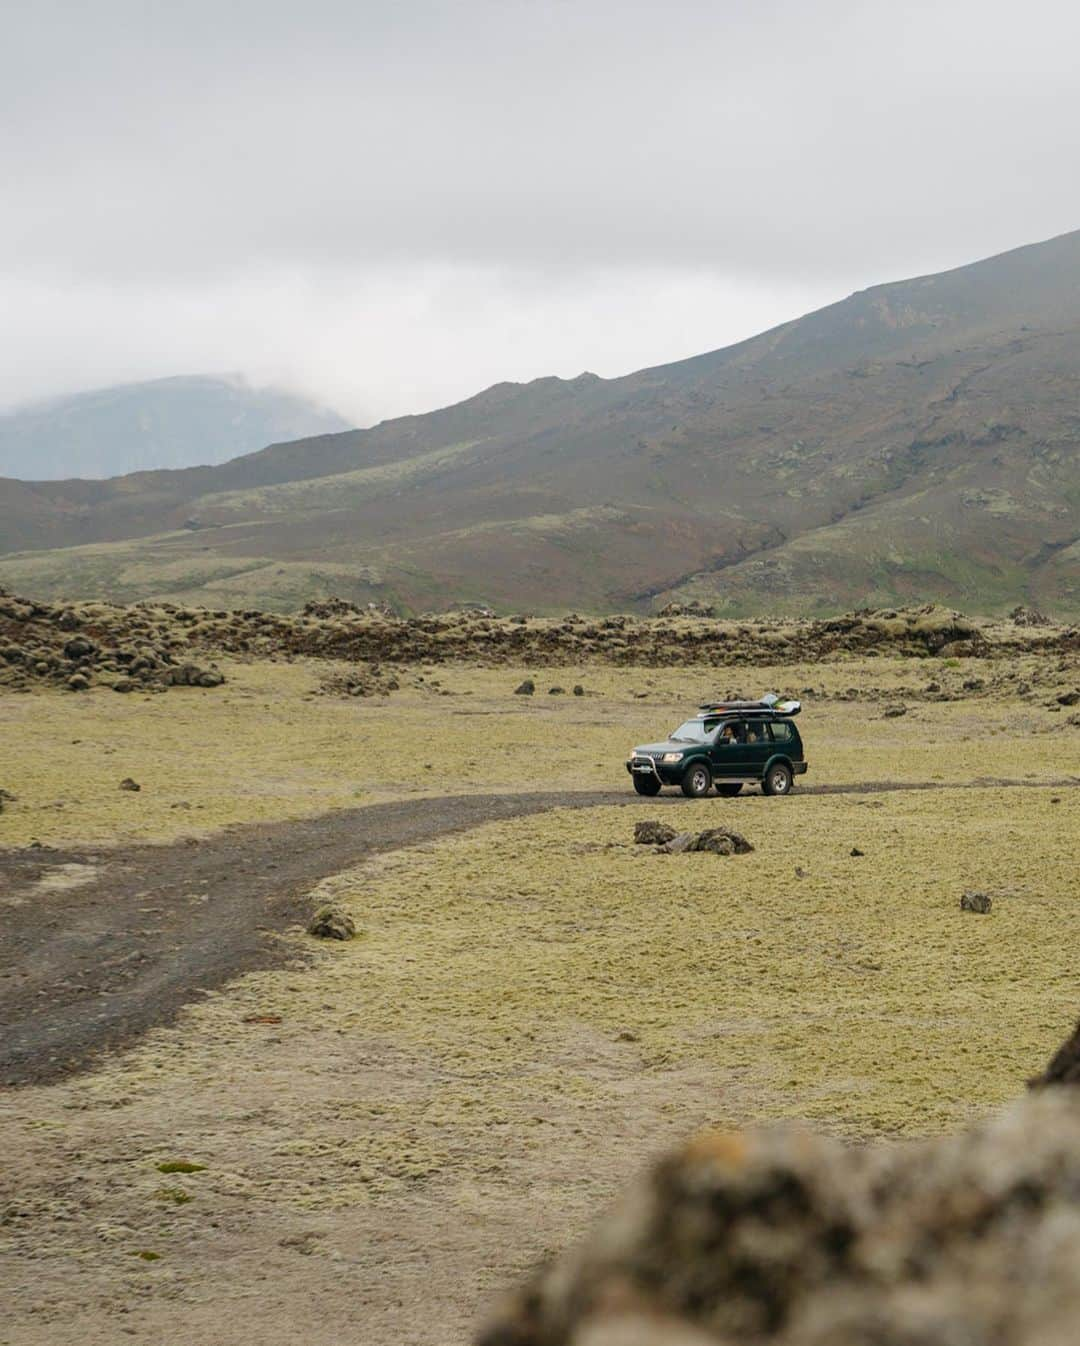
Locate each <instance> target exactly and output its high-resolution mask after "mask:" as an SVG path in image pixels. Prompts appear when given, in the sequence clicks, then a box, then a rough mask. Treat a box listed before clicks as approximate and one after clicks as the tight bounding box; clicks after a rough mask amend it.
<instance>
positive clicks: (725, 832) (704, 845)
mask: <svg viewBox="0 0 1080 1346" xmlns="http://www.w3.org/2000/svg"><path fill="white" fill-rule="evenodd" d="M753 849H754V848H753V846H751V844H750V842H749V841H747V839H746V838H745V837H744V836H743V834H742V833H741V832H733V831H732V830H731V829H730V828H729V827H709V828H706V830H705V831H704V832H699V833H698V834H697V836H696V837H695V838H694V841H693V845H691V846H690V850H692V851H709V852H711V853H712V854H713V855H749V854H750V852H751V851H752V850H753Z"/></svg>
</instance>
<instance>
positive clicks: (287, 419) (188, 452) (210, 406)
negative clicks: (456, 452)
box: [0, 375, 348, 481]
mask: <svg viewBox="0 0 1080 1346" xmlns="http://www.w3.org/2000/svg"><path fill="white" fill-rule="evenodd" d="M345 429H348V422H346V421H344V420H343V419H342V418H341V417H340V416H338V415H337V413H336V412H333V411H329V410H327V409H326V408H323V407H319V406H316V405H315V404H314V403H313V402H311V401H309V400H307V399H305V398H302V397H297V396H295V395H294V394H292V393H287V392H283V391H281V390H280V389H275V388H253V387H251V386H250V385H249V384H247V383H246V382H245V381H244V380H243V379H241V378H237V377H233V378H221V377H212V376H209V375H201V376H188V377H177V378H168V379H155V380H153V381H152V382H149V383H132V384H126V385H124V386H122V387H118V388H98V389H95V390H94V391H92V392H83V393H76V394H74V395H72V396H69V397H57V398H51V399H49V400H48V401H45V402H39V403H34V404H32V405H30V406H26V407H22V408H18V409H16V410H14V411H9V412H7V413H3V414H0V476H4V477H18V478H23V479H25V480H35V481H52V480H55V479H57V478H63V477H81V478H98V477H117V476H121V475H123V474H124V473H127V472H139V471H147V470H152V469H155V468H178V467H195V466H197V465H199V464H214V463H223V462H225V461H226V460H227V459H229V458H237V457H239V456H240V455H241V454H244V453H250V452H251V451H252V450H253V449H262V448H265V447H266V446H267V445H268V444H274V443H277V442H279V441H281V440H286V439H298V438H300V437H301V436H303V435H316V434H325V433H329V432H332V431H335V430H345Z"/></svg>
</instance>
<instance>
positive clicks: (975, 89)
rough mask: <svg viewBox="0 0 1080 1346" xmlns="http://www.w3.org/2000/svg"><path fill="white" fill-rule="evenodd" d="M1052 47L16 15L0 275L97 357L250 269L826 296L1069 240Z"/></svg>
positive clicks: (249, 282) (181, 8)
mask: <svg viewBox="0 0 1080 1346" xmlns="http://www.w3.org/2000/svg"><path fill="white" fill-rule="evenodd" d="M1078 38H1080V14H1078V13H1077V11H1075V9H1074V7H1073V6H1071V5H1068V4H1066V3H1062V2H1061V0H1032V3H1029V4H1027V5H1025V6H1024V8H1023V9H1022V10H1018V9H1017V8H1016V7H1015V6H1013V5H1006V4H1002V3H1000V2H999V0H990V2H989V3H985V2H984V3H975V0H946V2H945V3H939V4H935V5H930V4H926V3H922V0H915V3H908V4H905V5H896V4H895V3H861V4H858V3H854V2H853V0H818V2H816V3H811V2H809V0H804V2H803V3H795V2H794V0H757V2H756V3H754V2H752V0H745V3H730V2H729V3H717V2H716V0H711V2H710V0H671V2H670V3H667V4H664V5H659V4H643V3H640V0H622V2H621V3H616V2H615V0H604V2H602V3H601V2H599V0H575V2H574V3H570V2H568V0H566V2H555V3H546V4H545V3H533V2H530V3H524V2H523V0H501V3H494V2H493V0H464V2H463V0H459V2H458V3H455V4H448V3H433V2H431V3H409V2H406V3H400V4H396V5H391V4H386V3H380V4H372V3H359V4H357V3H351V4H346V3H338V2H337V0H311V2H310V3H308V4H306V5H304V6H297V5H295V4H294V3H292V2H291V0H290V2H289V3H281V0H261V3H252V0H234V3H231V4H228V5H221V4H220V3H213V4H211V3H208V2H207V0H187V2H186V3H185V4H183V5H176V4H171V5H165V4H160V3H147V0H141V2H140V3H135V2H134V0H128V2H126V3H124V2H122V0H98V2H97V3H93V0H91V2H90V3H86V4H76V3H74V0H71V2H69V3H64V4H58V3H55V2H54V3H50V2H49V0H39V3H36V4H35V5H33V6H31V5H29V4H25V5H23V6H22V7H21V11H20V12H17V13H14V14H12V15H11V16H10V17H9V18H8V19H7V21H6V24H5V43H4V47H3V50H2V51H0V103H2V109H0V110H2V115H0V167H2V169H3V180H4V182H5V184H6V189H5V209H4V211H3V212H2V213H0V286H3V287H4V288H5V289H7V290H9V291H11V292H14V289H15V282H16V280H17V282H18V287H17V288H18V291H19V293H20V295H23V296H25V295H27V294H30V293H32V292H33V290H34V287H35V286H37V287H38V290H39V293H40V294H41V296H43V297H44V296H45V295H46V294H48V295H51V296H53V297H55V295H56V294H57V293H62V291H63V289H64V287H65V286H70V287H72V292H73V293H74V292H75V291H78V292H79V293H80V294H82V295H84V296H85V295H86V294H87V293H88V287H97V289H98V290H99V291H101V292H102V295H103V297H102V301H101V309H100V312H101V315H102V322H103V326H104V327H105V328H106V329H107V330H106V331H105V333H104V339H105V340H106V342H107V341H108V340H109V339H110V336H109V332H110V331H111V330H112V328H113V326H115V324H116V323H117V322H119V321H121V318H122V313H123V310H124V308H125V305H126V306H128V307H131V306H136V307H137V306H138V304H139V302H140V301H139V299H138V295H139V293H145V294H150V293H152V292H154V291H157V290H165V291H168V292H169V293H170V294H173V295H174V296H177V297H178V298H177V305H175V306H174V307H176V308H177V311H178V312H179V310H182V308H183V302H182V298H180V297H181V296H182V295H183V294H184V292H185V291H190V293H191V294H192V295H203V294H206V293H207V292H212V291H213V290H214V288H215V287H217V288H218V290H219V292H220V294H221V295H222V297H224V296H225V295H226V294H230V295H231V296H232V297H233V300H234V301H236V299H237V297H238V296H239V295H240V294H241V293H251V294H254V293H255V292H256V286H257V279H258V278H259V277H264V276H265V275H266V274H267V273H270V274H275V275H278V276H279V277H280V278H282V279H283V280H284V279H287V278H288V277H289V276H295V275H297V274H300V275H307V276H310V277H315V279H314V280H313V281H312V285H313V286H314V288H315V289H318V290H321V289H323V288H325V278H326V277H327V276H332V275H334V274H335V273H337V274H339V275H340V276H341V278H342V281H341V284H342V288H343V289H344V288H347V287H348V286H349V285H353V286H355V288H356V293H357V295H358V296H359V295H360V294H361V293H362V292H364V291H365V290H370V289H371V287H372V285H373V284H375V283H376V282H377V281H378V280H379V278H380V277H387V276H391V275H395V276H400V275H402V274H405V273H408V271H409V269H410V268H413V270H414V274H415V277H416V278H422V276H423V275H424V274H426V273H427V272H430V271H431V270H432V269H435V270H439V269H445V268H458V269H459V271H460V274H461V276H463V277H464V276H470V277H472V278H473V279H474V280H475V282H476V286H477V290H476V301H477V312H483V310H484V306H485V305H486V304H488V303H492V304H495V305H496V306H498V304H499V303H501V302H503V300H504V299H505V297H506V295H507V294H508V293H509V292H510V291H512V290H514V289H517V290H518V291H519V292H520V293H522V294H525V293H527V292H528V291H529V290H530V288H533V287H535V286H537V285H540V286H541V287H543V288H544V289H545V290H546V289H547V288H548V287H552V286H554V287H556V288H557V286H558V285H563V286H565V287H567V290H568V292H571V293H572V291H573V289H574V287H575V285H576V284H577V283H579V282H580V284H581V287H582V288H583V289H585V290H588V289H589V288H591V287H595V286H596V285H597V284H598V283H601V282H598V280H597V277H598V276H601V275H602V276H604V277H609V276H610V274H611V273H612V272H613V271H616V272H620V273H621V274H622V276H623V278H624V285H625V287H626V291H627V295H626V300H627V302H625V303H620V305H619V309H620V312H629V311H631V309H632V305H631V302H630V301H631V300H632V297H633V294H634V292H635V290H636V291H637V292H638V293H640V294H641V295H642V298H643V302H644V303H645V304H646V306H647V305H648V303H649V300H648V286H649V284H653V283H655V282H656V277H657V276H659V275H661V274H664V275H666V276H667V277H668V279H667V280H665V282H664V285H665V286H666V287H667V290H668V291H671V287H672V286H673V285H675V284H676V282H675V281H674V280H672V279H671V277H672V276H674V275H675V274H676V273H682V274H683V275H684V276H686V277H691V276H694V275H705V276H708V277H710V278H711V280H710V281H709V282H707V283H705V284H704V285H703V293H704V292H710V293H711V292H713V291H714V290H715V289H716V288H717V287H718V286H721V283H723V284H726V285H728V286H729V288H730V287H734V289H735V290H739V291H740V293H742V294H743V296H744V297H745V293H746V291H747V287H748V286H750V287H752V286H757V287H759V288H761V289H762V290H768V291H772V292H775V291H779V290H783V289H786V290H787V292H788V293H789V294H790V296H791V301H792V303H793V304H796V303H798V302H799V301H800V300H801V299H802V298H803V297H805V296H807V295H810V294H813V295H815V296H816V295H817V294H819V293H830V294H831V293H835V294H836V296H837V297H839V295H840V294H842V293H843V292H844V291H846V290H848V289H850V288H853V287H854V286H855V285H861V284H865V283H868V282H869V281H872V280H885V279H890V278H893V277H896V276H898V275H903V274H911V273H915V272H920V271H926V270H932V269H938V268H940V267H944V266H947V265H951V264H959V263H962V262H964V261H967V260H970V259H972V258H974V257H976V256H979V255H984V254H987V253H990V252H994V251H997V250H1000V249H1002V248H1005V247H1009V246H1013V245H1015V244H1018V243H1022V242H1026V241H1031V240H1034V239H1036V238H1039V237H1045V236H1047V235H1050V234H1053V233H1056V232H1061V231H1063V230H1066V229H1069V228H1072V227H1074V226H1075V225H1077V224H1080V184H1078V183H1077V180H1076V178H1075V175H1074V174H1073V173H1072V172H1071V164H1072V163H1073V162H1074V161H1075V159H1076V157H1077V150H1078V148H1080V146H1078V144H1077V142H1078V140H1080V83H1078V81H1077V80H1076V79H1075V57H1074V53H1075V50H1076V48H1077V39H1078ZM358 277H362V278H363V280H362V281H358V280H357V278H358ZM515 277H516V279H515ZM650 278H651V279H650ZM602 284H603V285H607V284H608V281H607V280H606V279H605V280H603V281H602ZM381 289H383V290H384V289H385V287H381ZM31 302H32V301H31ZM42 302H44V298H43V300H42ZM50 302H51V301H50ZM245 302H249V301H245ZM382 302H385V301H382ZM198 307H199V305H198V304H196V305H195V308H198ZM432 307H433V311H436V310H438V308H439V305H438V303H435V304H434V305H433V306H432ZM660 307H663V305H661V306H660ZM766 310H768V314H766ZM570 311H571V310H570V309H569V308H568V310H567V313H568V316H569V314H570ZM110 315H111V316H110ZM762 315H763V317H765V316H770V317H771V308H769V306H768V305H766V306H765V307H764V308H763V309H762ZM310 316H311V315H310V314H308V315H307V316H306V317H305V315H304V314H303V313H302V312H298V313H297V315H296V323H297V329H298V339H299V338H300V336H301V334H306V333H307V331H308V323H309V321H310ZM369 316H370V318H371V320H373V321H384V320H385V317H386V315H385V312H380V313H379V314H375V313H374V312H372V313H371V314H370V315H369ZM176 320H180V319H179V318H178V319H176ZM198 320H199V319H198V316H197V315H195V314H193V315H192V318H191V321H193V322H197V321H198ZM665 321H667V322H668V328H669V330H668V332H667V339H666V340H665V338H664V335H663V334H658V336H659V340H658V345H660V346H665V345H667V346H670V345H671V344H672V341H671V337H672V331H671V330H670V329H671V322H672V321H674V319H673V318H672V317H671V316H670V315H669V317H668V318H667V319H665ZM748 321H749V322H750V323H751V327H752V326H754V325H758V326H760V325H764V323H758V324H755V323H754V322H753V318H752V316H749V315H748ZM690 326H691V327H692V328H693V330H694V332H695V334H696V332H697V331H698V330H699V328H700V326H701V324H699V323H697V322H694V323H691V324H690ZM716 328H717V331H718V333H719V332H721V330H724V331H725V334H726V324H725V323H724V322H723V321H722V320H720V319H718V320H717V322H716ZM740 334H742V333H740ZM597 340H598V341H600V343H601V347H602V348H601V349H600V350H598V351H597V354H596V358H595V359H594V360H592V361H590V362H589V363H591V364H593V365H595V366H601V365H603V364H604V363H605V360H606V350H605V349H603V344H604V343H603V337H602V334H598V336H597ZM718 340H719V338H718ZM718 340H717V341H715V342H709V343H707V344H718ZM192 345H193V346H194V347H197V346H198V342H197V341H193V342H192ZM212 345H213V342H210V343H209V346H212ZM617 345H618V342H613V343H612V347H613V348H614V347H615V346H617ZM122 346H123V341H120V342H119V343H118V350H119V349H120V348H121V347H122ZM162 349H163V351H164V347H162ZM666 353H667V352H666V351H665V352H664V354H666ZM536 354H537V356H538V357H542V356H543V355H544V351H543V350H540V349H538V350H537V351H536ZM553 354H554V352H553ZM549 359H550V357H549ZM477 360H478V363H477V366H476V367H475V368H473V366H471V365H470V371H469V377H471V378H472V379H473V381H474V382H475V383H476V384H481V383H483V382H486V381H488V380H487V379H486V378H485V376H484V374H483V372H482V370H481V368H480V366H481V365H483V358H482V355H480V354H478V356H477ZM500 362H501V355H500V353H499V350H498V346H497V344H494V343H493V347H492V359H491V362H490V363H491V367H492V371H493V372H495V369H496V367H497V366H499V364H500ZM230 363H235V361H231V362H230ZM543 369H544V366H541V367H540V368H537V369H536V370H535V372H537V373H539V372H543ZM167 372H171V371H167ZM32 382H33V379H32V378H31V379H29V383H32ZM28 386H29V385H28ZM434 386H435V385H434V384H433V385H432V387H433V391H434ZM365 400H370V399H368V398H365ZM376 401H378V398H377V397H376Z"/></svg>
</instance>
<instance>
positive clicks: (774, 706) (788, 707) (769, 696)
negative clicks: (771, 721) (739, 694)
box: [698, 692, 802, 715]
mask: <svg viewBox="0 0 1080 1346" xmlns="http://www.w3.org/2000/svg"><path fill="white" fill-rule="evenodd" d="M698 710H701V711H704V712H705V713H706V714H713V715H716V714H731V715H734V714H737V713H738V712H739V711H743V712H745V713H746V714H749V715H752V714H754V713H755V711H756V712H757V713H759V714H763V713H765V712H766V711H771V712H772V713H773V714H774V715H798V713H799V711H800V710H802V702H801V701H796V700H791V701H781V700H780V698H779V696H777V694H776V693H775V692H767V693H766V694H765V695H764V696H763V697H761V698H760V699H759V700H757V701H703V702H702V703H701V704H700V705H699V706H698Z"/></svg>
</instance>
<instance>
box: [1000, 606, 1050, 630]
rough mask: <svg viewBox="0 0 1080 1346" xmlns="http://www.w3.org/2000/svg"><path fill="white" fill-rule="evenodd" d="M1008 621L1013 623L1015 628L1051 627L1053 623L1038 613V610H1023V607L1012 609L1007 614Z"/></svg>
mask: <svg viewBox="0 0 1080 1346" xmlns="http://www.w3.org/2000/svg"><path fill="white" fill-rule="evenodd" d="M1009 620H1010V621H1011V622H1015V623H1016V625H1017V626H1051V625H1053V623H1052V622H1051V621H1050V618H1049V617H1047V616H1045V615H1044V614H1043V613H1041V612H1040V611H1039V609H1038V608H1025V607H1024V606H1023V605H1021V606H1019V607H1015V608H1013V610H1012V612H1010V613H1009Z"/></svg>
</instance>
